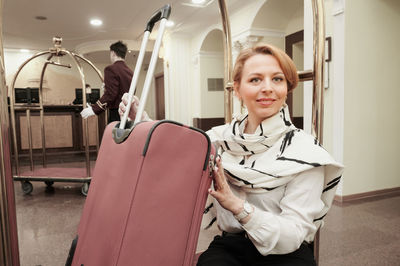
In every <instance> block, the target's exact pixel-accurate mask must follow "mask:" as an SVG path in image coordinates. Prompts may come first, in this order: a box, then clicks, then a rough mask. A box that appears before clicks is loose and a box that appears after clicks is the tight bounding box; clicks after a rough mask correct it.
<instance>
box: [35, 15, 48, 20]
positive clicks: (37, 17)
mask: <svg viewBox="0 0 400 266" xmlns="http://www.w3.org/2000/svg"><path fill="white" fill-rule="evenodd" d="M35 19H37V20H46V19H47V17H45V16H36V17H35Z"/></svg>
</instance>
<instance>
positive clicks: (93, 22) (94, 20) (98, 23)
mask: <svg viewBox="0 0 400 266" xmlns="http://www.w3.org/2000/svg"><path fill="white" fill-rule="evenodd" d="M90 24H92V25H93V26H101V25H103V21H101V20H100V19H97V18H95V19H91V20H90Z"/></svg>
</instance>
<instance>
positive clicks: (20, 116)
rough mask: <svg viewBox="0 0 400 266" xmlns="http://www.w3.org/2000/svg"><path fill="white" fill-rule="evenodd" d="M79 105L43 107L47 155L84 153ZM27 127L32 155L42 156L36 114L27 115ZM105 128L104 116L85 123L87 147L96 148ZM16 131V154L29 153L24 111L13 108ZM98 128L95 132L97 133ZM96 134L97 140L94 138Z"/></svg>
mask: <svg viewBox="0 0 400 266" xmlns="http://www.w3.org/2000/svg"><path fill="white" fill-rule="evenodd" d="M81 111H82V105H45V106H44V128H45V146H46V151H55V152H63V151H65V152H67V151H69V152H71V151H72V152H73V151H76V152H81V151H83V150H84V147H85V146H84V145H85V137H84V136H83V132H84V131H83V122H82V118H81V116H80V112H81ZM30 125H31V129H32V147H33V150H34V152H36V151H37V152H39V151H40V152H41V149H42V133H41V124H40V112H39V110H31V111H30ZM105 126H106V122H105V114H104V113H102V114H101V115H100V116H92V117H89V119H88V128H89V144H90V146H91V147H96V143H97V138H98V140H99V143H100V141H101V137H102V135H103V132H104V128H105ZM15 128H16V137H17V149H18V153H20V154H24V153H27V152H29V138H28V136H29V134H28V121H27V115H26V110H23V109H22V108H21V109H19V108H18V107H16V108H15ZM96 128H97V130H96ZM97 132H98V133H99V136H98V137H97Z"/></svg>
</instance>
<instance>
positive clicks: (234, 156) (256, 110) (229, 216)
mask: <svg viewBox="0 0 400 266" xmlns="http://www.w3.org/2000/svg"><path fill="white" fill-rule="evenodd" d="M233 78H234V90H235V94H236V96H237V97H238V98H239V99H240V100H241V102H243V104H244V105H245V106H246V108H247V111H248V113H247V114H245V115H241V116H238V117H236V118H234V119H233V121H232V122H231V123H230V124H227V125H222V126H219V127H215V128H213V129H211V130H210V131H208V132H207V133H208V135H209V136H210V138H211V141H212V142H213V143H214V144H215V145H216V146H217V147H218V153H219V158H218V159H217V167H216V169H215V171H214V189H210V190H209V193H210V195H211V196H212V197H213V198H214V199H215V202H214V206H215V208H216V216H217V222H218V227H219V228H220V229H221V230H222V231H223V233H222V236H216V237H215V238H214V240H213V241H212V242H211V244H210V246H209V248H208V249H207V250H206V251H205V252H204V253H203V254H202V255H201V256H200V258H199V261H198V264H197V265H201V266H202V265H208V266H212V265H215V266H217V265H218V266H223V265H229V266H232V265H246V266H248V265H315V261H314V257H313V252H312V249H311V245H310V243H311V242H312V241H313V239H314V235H315V233H316V231H317V229H318V228H319V226H320V225H321V222H322V218H323V217H324V216H325V215H326V213H327V211H328V209H329V208H330V206H331V203H332V200H333V196H334V191H335V188H336V185H337V184H338V182H339V181H340V176H341V173H342V166H341V165H340V164H338V163H336V162H335V161H334V160H333V159H332V158H331V156H330V155H329V154H328V153H327V152H326V151H325V150H324V149H323V148H322V147H321V146H320V145H319V144H318V142H317V140H315V138H314V137H312V136H310V135H308V134H307V133H305V132H304V131H302V130H300V129H297V128H296V127H295V126H294V125H293V124H292V123H291V121H290V117H289V110H288V107H287V105H286V104H285V100H286V96H287V94H288V92H291V91H292V90H293V89H294V88H295V87H296V86H297V83H298V77H297V71H296V67H295V65H294V63H293V62H292V60H291V59H290V58H289V57H288V56H287V55H286V54H285V53H284V52H283V51H282V50H280V49H278V48H276V47H273V46H271V45H258V46H256V47H253V48H249V49H246V50H243V51H242V52H241V53H240V54H239V56H238V58H237V60H236V64H235V67H234V73H233ZM125 98H126V97H125ZM125 105H126V99H125V103H121V105H120V114H121V113H122V112H123V111H125ZM133 106H135V105H133ZM133 109H134V108H133ZM133 109H132V110H131V113H135V112H134V110H133Z"/></svg>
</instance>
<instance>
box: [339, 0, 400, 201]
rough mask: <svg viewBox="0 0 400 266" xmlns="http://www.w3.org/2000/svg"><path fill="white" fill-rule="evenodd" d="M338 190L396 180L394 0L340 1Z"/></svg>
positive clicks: (399, 175) (399, 143)
mask: <svg viewBox="0 0 400 266" xmlns="http://www.w3.org/2000/svg"><path fill="white" fill-rule="evenodd" d="M345 14H346V22H345V97H344V99H345V102H344V108H345V117H344V163H345V165H346V170H345V179H344V184H343V194H344V195H348V194H355V193H362V192H367V191H373V190H379V189H386V188H393V187H399V186H400V163H399V158H400V139H399V132H400V118H399V113H400V105H399V104H398V100H399V99H400V85H399V81H398V76H399V71H400V64H399V63H400V53H399V42H400V34H399V26H400V16H399V14H400V2H399V1H398V0H385V1H376V0H351V1H346V8H345Z"/></svg>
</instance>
